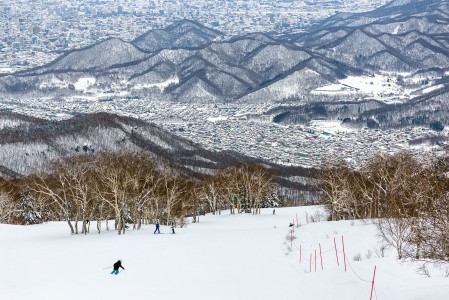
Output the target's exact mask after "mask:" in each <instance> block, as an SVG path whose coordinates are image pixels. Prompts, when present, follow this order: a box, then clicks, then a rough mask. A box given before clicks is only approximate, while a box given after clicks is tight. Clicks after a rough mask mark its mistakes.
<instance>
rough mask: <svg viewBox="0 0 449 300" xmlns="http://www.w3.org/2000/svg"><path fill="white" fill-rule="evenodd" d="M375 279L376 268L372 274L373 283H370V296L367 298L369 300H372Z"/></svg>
mask: <svg viewBox="0 0 449 300" xmlns="http://www.w3.org/2000/svg"><path fill="white" fill-rule="evenodd" d="M375 277H376V266H374V274H373V281H372V282H371V296H370V297H369V300H372V299H373V290H374V278H375Z"/></svg>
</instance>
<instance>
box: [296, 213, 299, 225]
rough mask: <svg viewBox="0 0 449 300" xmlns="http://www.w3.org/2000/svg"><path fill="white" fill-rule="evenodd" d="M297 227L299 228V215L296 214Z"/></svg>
mask: <svg viewBox="0 0 449 300" xmlns="http://www.w3.org/2000/svg"><path fill="white" fill-rule="evenodd" d="M296 226H299V221H298V213H296Z"/></svg>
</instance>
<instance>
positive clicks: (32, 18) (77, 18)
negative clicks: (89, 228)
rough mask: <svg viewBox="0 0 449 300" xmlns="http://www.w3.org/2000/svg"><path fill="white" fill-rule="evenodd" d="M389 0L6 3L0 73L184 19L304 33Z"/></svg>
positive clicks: (224, 27) (0, 17)
mask: <svg viewBox="0 0 449 300" xmlns="http://www.w3.org/2000/svg"><path fill="white" fill-rule="evenodd" d="M387 1H388V0H374V1H373V0H371V1H369V0H344V1H343V0H341V1H338V0H337V1H316V0H308V1H302V0H217V1H208V0H152V1H151V0H150V1H148V0H58V1H56V0H2V1H0V32H2V35H0V73H2V72H3V73H5V72H12V71H18V70H22V69H26V68H31V67H36V66H40V65H43V64H45V63H48V62H50V61H52V60H53V59H55V58H56V57H58V56H59V55H61V53H63V52H64V51H68V50H70V49H74V48H82V47H85V46H88V45H91V44H94V43H96V42H98V41H100V40H103V39H105V38H107V37H110V36H114V37H119V38H121V39H123V40H127V41H129V40H133V39H134V38H136V37H137V36H139V35H140V34H143V33H145V32H146V31H148V30H151V29H157V28H164V27H166V26H168V25H170V24H172V23H173V22H175V21H179V20H181V19H191V20H196V21H199V22H200V23H202V24H204V25H205V26H209V27H213V28H216V29H218V30H220V31H222V32H224V33H225V35H227V36H235V35H239V34H244V33H248V32H258V31H260V32H273V31H274V32H286V31H287V32H288V31H289V30H299V28H301V27H302V26H307V25H309V24H311V23H313V22H315V21H317V20H320V19H323V18H325V17H328V16H330V15H332V14H334V13H335V12H337V11H347V12H356V11H367V10H370V9H372V8H374V7H377V6H380V5H381V4H384V3H385V2H387Z"/></svg>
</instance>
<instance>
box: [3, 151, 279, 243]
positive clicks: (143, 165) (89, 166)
mask: <svg viewBox="0 0 449 300" xmlns="http://www.w3.org/2000/svg"><path fill="white" fill-rule="evenodd" d="M277 190H278V189H277V186H276V184H275V183H274V177H273V176H272V175H271V173H270V171H269V170H268V169H266V168H264V167H263V166H260V165H250V164H239V165H236V166H233V167H230V168H226V169H220V170H216V171H213V172H212V173H211V174H209V175H204V176H202V177H200V178H198V177H195V176H192V174H190V175H186V174H185V173H183V172H181V170H179V169H177V168H175V167H173V166H171V165H168V164H167V163H165V162H163V161H161V160H158V159H155V158H154V157H152V156H150V155H149V154H147V153H145V152H114V153H111V152H108V153H106V152H104V153H97V154H84V155H79V156H73V157H69V158H64V159H60V160H57V161H54V162H52V165H51V172H50V173H35V174H32V175H30V176H27V177H24V178H21V179H19V180H1V181H0V222H3V223H19V224H35V223H39V222H43V221H50V220H58V221H60V220H63V221H65V222H67V224H68V226H69V229H70V233H71V234H78V233H84V234H86V233H88V232H89V225H90V220H95V221H97V231H98V233H100V232H101V228H102V227H101V224H102V222H108V220H115V229H116V230H117V232H118V234H124V233H125V231H126V228H129V226H128V225H132V227H133V229H140V228H141V225H142V224H145V223H156V221H159V222H161V223H162V224H166V225H175V226H177V225H180V226H182V224H184V218H185V217H186V216H193V220H194V222H197V221H198V220H199V216H200V215H201V214H204V213H206V212H212V213H214V214H216V213H218V214H219V213H220V212H221V210H223V209H231V212H232V213H235V212H238V213H240V212H251V213H253V214H257V213H260V208H262V207H268V206H272V205H279V204H280V200H279V199H278V197H277V196H276V191H277ZM106 224H107V223H106ZM127 224H128V225H127ZM107 227H108V226H107Z"/></svg>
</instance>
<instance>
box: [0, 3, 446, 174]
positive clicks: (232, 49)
mask: <svg viewBox="0 0 449 300" xmlns="http://www.w3.org/2000/svg"><path fill="white" fill-rule="evenodd" d="M448 25H449V1H448V0H435V1H406V0H401V1H392V2H391V3H389V4H387V5H385V6H383V7H380V8H378V9H376V10H373V11H371V12H366V13H357V14H337V15H335V16H332V17H330V18H328V19H327V20H324V21H323V22H322V23H321V24H319V25H317V26H315V27H313V28H309V29H308V30H307V31H305V32H303V33H301V34H294V35H282V36H270V35H268V34H264V33H252V34H248V35H245V36H236V37H232V38H229V39H226V38H225V37H223V35H222V34H221V33H220V32H218V31H216V30H214V29H211V28H207V27H205V26H203V25H201V24H199V23H197V22H193V21H189V20H183V21H180V22H177V23H175V24H173V25H171V26H169V27H167V28H165V29H163V30H160V29H158V30H150V31H148V32H147V33H145V34H143V35H142V36H140V37H137V38H136V39H134V40H133V41H131V42H127V41H123V40H120V39H117V38H110V39H107V40H105V41H102V42H99V43H97V44H94V45H91V46H89V47H87V48H83V49H75V50H73V51H70V52H68V53H65V54H64V55H62V56H61V57H59V58H58V59H56V60H55V61H53V62H51V63H49V64H47V65H44V66H41V67H38V68H34V69H29V70H25V71H21V72H17V73H13V74H2V75H0V105H1V106H0V107H3V108H6V109H8V107H9V105H10V104H14V105H17V106H19V107H20V106H21V105H22V106H24V105H25V104H26V103H27V104H26V106H27V109H26V110H27V111H28V113H29V114H33V109H34V108H35V107H37V106H39V105H40V106H41V107H43V108H44V109H48V110H49V111H52V108H53V107H58V108H60V109H62V110H64V113H65V115H66V116H67V115H73V116H77V115H79V113H80V109H81V108H85V107H87V109H89V105H90V104H91V103H96V104H95V105H96V107H97V108H98V109H97V110H96V111H101V107H103V103H106V102H102V101H112V100H114V99H138V100H139V105H141V104H142V103H144V104H145V102H149V100H151V101H160V102H164V101H165V102H164V103H166V105H167V106H171V105H172V104H173V103H179V102H183V103H185V104H186V105H188V104H189V103H195V104H199V105H201V104H202V103H208V104H210V103H217V104H227V103H238V104H257V105H260V104H261V105H265V104H266V105H267V107H268V108H267V110H265V111H263V112H262V113H260V114H261V115H263V117H266V116H268V117H267V119H270V118H272V119H273V120H276V122H277V123H286V124H292V123H293V124H297V123H305V122H308V121H310V120H312V119H317V118H318V119H326V118H332V119H334V120H335V119H340V120H345V121H347V122H353V123H356V124H357V123H362V124H366V123H367V121H372V122H371V124H374V125H373V126H374V127H380V128H390V127H398V126H407V125H428V124H429V123H432V122H435V121H439V122H442V123H449V106H448V103H447V97H448V93H449V84H448V83H449V79H448V77H447V74H448V73H449V26H448ZM77 101H78V102H77ZM17 103H18V104H17ZM74 103H76V104H74ZM86 103H87V104H86ZM130 103H131V104H130V105H129V107H127V109H130V110H131V111H127V112H130V113H135V115H136V116H137V115H138V114H139V113H142V114H143V113H145V114H147V115H148V113H147V110H150V108H145V105H141V107H144V109H143V110H144V111H143V112H142V111H139V113H137V112H134V111H132V102H130ZM69 104H70V105H69ZM114 105H115V104H114V103H113V104H112V106H114ZM108 111H110V110H108ZM83 113H85V111H83ZM128 115H129V114H128ZM15 116H18V115H15ZM102 116H103V115H102ZM15 118H16V119H15ZM23 118H25V117H23V116H22V117H14V118H13V119H14V120H13V121H11V122H13V123H14V124H19V125H18V126H15V125H14V126H13V127H12V128H11V127H8V128H4V129H3V130H1V132H0V135H2V136H4V137H5V139H2V153H1V155H3V156H4V157H3V158H2V161H5V162H6V163H4V164H3V163H2V165H3V167H2V168H3V171H2V172H3V174H9V176H10V177H12V176H13V175H14V174H25V173H28V172H30V171H31V170H30V166H32V165H33V168H37V169H39V168H40V167H44V166H45V164H46V163H47V162H48V160H49V159H52V158H57V157H60V156H63V155H66V154H68V153H75V152H76V150H74V149H77V146H78V147H83V146H84V144H85V143H87V145H88V146H89V145H91V144H92V143H94V141H96V142H95V143H98V145H96V146H94V148H93V149H95V151H97V150H110V149H121V148H122V147H125V144H126V145H131V144H133V145H139V147H140V148H145V147H147V145H148V143H150V144H151V143H153V144H151V145H153V147H156V146H155V145H157V147H159V146H160V145H159V144H158V143H156V144H154V142H151V138H155V139H156V140H157V141H160V143H161V145H162V144H163V145H166V146H165V148H164V147H162V148H163V149H162V148H161V149H159V148H158V149H159V150H157V151H156V150H154V149H156V148H154V149H153V150H154V151H156V152H158V151H159V152H158V153H159V154H160V153H165V154H164V155H165V157H166V158H168V159H175V158H176V159H178V158H179V160H178V161H176V163H179V164H180V165H183V166H186V168H190V169H195V168H205V169H207V168H213V166H214V164H215V165H217V166H218V165H219V161H221V160H222V161H230V162H231V161H232V162H236V161H244V160H248V158H243V157H240V156H239V155H237V154H235V153H232V154H229V153H227V154H220V155H225V156H224V157H219V158H218V157H217V156H216V155H217V154H214V153H212V152H208V153H206V152H204V151H205V150H203V149H199V148H194V149H192V148H189V147H193V146H191V145H190V146H188V147H187V149H190V150H186V148H185V147H184V146H181V144H182V145H184V144H185V143H187V142H186V141H183V142H182V143H181V144H179V143H178V138H176V137H175V136H172V135H170V134H168V133H167V132H164V133H162V130H161V129H159V128H158V129H157V130H156V129H154V128H155V127H152V125H149V124H147V123H144V122H143V121H139V120H132V121H130V120H131V119H127V118H125V117H123V119H120V121H111V119H114V120H118V119H117V118H119V117H118V116H114V117H111V116H110V115H108V117H105V118H106V119H108V121H107V122H106V124H107V125H104V124H99V123H95V122H94V123H92V119H95V118H92V117H86V118H87V119H88V120H89V121H88V122H87V121H85V120H84V119H82V118H81V119H76V122H86V124H91V125H92V124H93V125H92V126H90V125H89V126H87V125H86V127H82V128H81V127H77V126H73V131H71V132H70V133H71V134H72V133H73V134H72V135H67V134H68V133H64V132H65V130H66V128H68V127H69V128H70V126H69V125H68V124H72V123H73V124H75V123H76V122H75V121H70V120H66V121H61V122H53V121H52V122H50V121H44V120H38V119H36V120H37V121H36V120H34V119H33V120H34V121H32V122H31V121H29V120H28V119H27V121H26V122H28V123H30V124H32V126H28V125H27V126H24V127H23V126H21V125H20V124H22V121H20V120H22V119H23ZM77 118H80V117H77ZM120 118H121V117H120ZM100 119H101V118H100ZM30 120H31V119H30ZM125 120H126V121H125ZM26 122H25V123H26ZM71 122H72V123H71ZM117 122H118V123H117ZM128 122H129V124H128ZM139 122H142V123H139ZM36 124H38V125H39V126H37V125H36ZM41 124H43V125H41ZM123 124H126V125H123ZM36 126H37V127H36ZM40 126H43V127H40ZM58 126H59V127H58ZM67 126H68V127H67ZM56 127H57V128H60V130H61V134H55V133H56V131H52V129H53V128H56ZM134 127H139V128H140V127H142V128H146V129H145V130H144V132H145V134H146V136H142V137H141V138H139V139H136V131H134V130H132V129H133V128H134ZM2 128H3V127H2ZM30 128H31V129H30ZM104 128H107V129H104ZM33 130H37V131H33ZM102 130H106V131H107V132H108V133H107V134H104V132H100V131H102ZM155 131H157V132H159V133H158V134H157V135H155V133H154V132H155ZM12 132H14V134H15V135H16V136H17V137H16V138H15V139H12V140H11V141H10V142H8V141H9V140H8V139H10V138H11V136H12V135H11V133H12ZM34 132H43V133H42V134H43V135H44V136H47V137H46V138H44V139H43V140H44V141H45V142H42V140H40V141H39V142H34V140H33V138H32V136H31V134H30V133H33V134H34ZM131 133H133V134H131ZM142 134H143V133H142ZM161 135H162V136H165V137H168V136H169V138H168V141H167V140H164V139H162V140H161V138H160V136H161ZM156 136H157V137H156ZM6 137H7V138H6ZM19 137H25V139H24V140H20V139H18V140H17V138H19ZM150 137H151V138H150ZM123 138H125V140H124V141H126V142H123V143H122V142H120V141H121V140H122V139H123ZM58 139H60V140H58ZM64 139H67V140H64ZM103 139H106V140H105V141H103ZM63 140H64V142H61V141H63ZM31 141H33V142H31ZM21 143H23V144H24V145H25V146H23V147H24V149H23V151H22V152H20V153H22V154H21V155H22V156H21V157H22V158H23V159H24V160H21V161H17V162H16V161H15V159H13V154H14V155H17V153H18V152H17V150H16V149H18V147H17V145H19V144H20V145H22V144H21ZM31 143H34V144H31ZM139 143H142V145H140V144H139ZM187 144H188V143H187ZM28 147H29V149H33V150H32V151H31V150H30V151H31V152H33V153H36V155H37V154H38V153H41V154H39V155H41V156H40V157H41V158H42V159H41V158H40V159H37V160H35V159H34V160H33V161H35V162H38V161H39V163H36V164H31V163H29V162H30V161H29V160H30V159H31V158H30V157H29V155H30V153H29V151H28V150H27V149H28ZM170 147H174V148H176V149H177V150H176V151H179V152H175V154H176V155H174V153H171V154H169V153H170V152H169V151H167V149H169V148H170ZM3 149H4V150H3ZM7 149H9V150H7ZM38 149H41V150H38ZM47 150H48V151H47ZM46 151H47V152H48V153H47V152H46ZM186 151H187V152H186ZM189 151H191V152H189ZM27 153H28V155H27ZM42 153H44V154H42ZM186 153H187V154H186ZM193 153H206V154H204V155H205V156H201V155H200V157H195V155H194V154H193ZM36 155H35V156H34V157H37V156H36ZM39 155H38V156H39ZM161 155H162V154H161ZM43 157H45V159H43Z"/></svg>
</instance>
